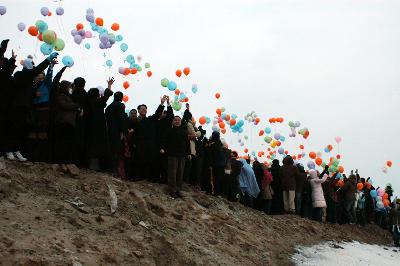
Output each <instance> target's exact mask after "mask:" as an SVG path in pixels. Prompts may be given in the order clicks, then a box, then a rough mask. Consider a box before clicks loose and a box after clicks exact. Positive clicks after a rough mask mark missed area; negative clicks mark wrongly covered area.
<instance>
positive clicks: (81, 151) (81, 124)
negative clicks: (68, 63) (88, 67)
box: [71, 77, 88, 167]
mask: <svg viewBox="0 0 400 266" xmlns="http://www.w3.org/2000/svg"><path fill="white" fill-rule="evenodd" d="M85 85H86V81H85V79H84V78H81V77H78V78H76V79H75V80H74V84H73V91H72V95H71V98H72V100H73V101H74V102H75V103H77V104H78V106H79V109H78V113H77V115H76V126H75V144H74V158H75V163H76V164H77V165H78V166H80V167H84V166H86V152H85V149H86V140H87V135H86V122H87V121H86V117H87V116H86V112H87V106H88V95H87V92H86V90H85Z"/></svg>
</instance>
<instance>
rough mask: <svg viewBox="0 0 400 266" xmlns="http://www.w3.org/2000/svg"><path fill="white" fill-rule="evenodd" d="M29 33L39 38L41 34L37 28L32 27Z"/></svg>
mask: <svg viewBox="0 0 400 266" xmlns="http://www.w3.org/2000/svg"><path fill="white" fill-rule="evenodd" d="M28 32H29V34H30V35H32V36H37V35H38V33H39V31H38V29H37V28H36V26H30V27H29V28H28Z"/></svg>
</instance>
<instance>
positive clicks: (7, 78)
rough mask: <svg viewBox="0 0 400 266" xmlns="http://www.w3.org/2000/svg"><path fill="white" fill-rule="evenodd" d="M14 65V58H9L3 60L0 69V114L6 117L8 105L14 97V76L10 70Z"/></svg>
mask: <svg viewBox="0 0 400 266" xmlns="http://www.w3.org/2000/svg"><path fill="white" fill-rule="evenodd" d="M14 65H15V59H14V58H10V59H8V60H5V61H4V64H3V66H2V67H1V69H0V84H1V86H0V95H1V97H0V116H3V117H7V113H6V112H8V111H9V107H10V105H11V104H12V100H13V99H14V98H13V97H14V96H13V95H14V87H15V86H14V78H13V76H12V73H11V70H12V69H13V67H14Z"/></svg>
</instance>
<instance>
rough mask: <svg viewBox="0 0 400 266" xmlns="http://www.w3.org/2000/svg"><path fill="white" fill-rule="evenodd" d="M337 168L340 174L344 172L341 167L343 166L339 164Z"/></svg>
mask: <svg viewBox="0 0 400 266" xmlns="http://www.w3.org/2000/svg"><path fill="white" fill-rule="evenodd" d="M338 170H339V173H341V174H343V173H344V168H343V166H341V165H340V166H339V169H338Z"/></svg>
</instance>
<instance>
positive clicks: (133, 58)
mask: <svg viewBox="0 0 400 266" xmlns="http://www.w3.org/2000/svg"><path fill="white" fill-rule="evenodd" d="M126 62H128V63H130V64H134V63H135V57H134V56H133V55H128V56H127V57H126Z"/></svg>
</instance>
